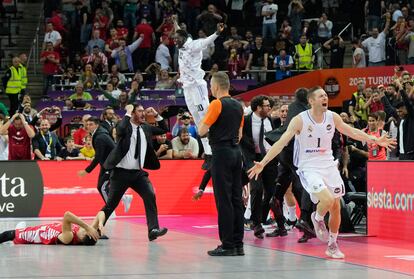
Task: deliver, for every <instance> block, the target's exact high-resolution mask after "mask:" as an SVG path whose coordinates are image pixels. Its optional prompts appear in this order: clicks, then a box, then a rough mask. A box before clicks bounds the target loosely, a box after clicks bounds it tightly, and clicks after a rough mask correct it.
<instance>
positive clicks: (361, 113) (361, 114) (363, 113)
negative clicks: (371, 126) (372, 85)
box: [353, 91, 368, 121]
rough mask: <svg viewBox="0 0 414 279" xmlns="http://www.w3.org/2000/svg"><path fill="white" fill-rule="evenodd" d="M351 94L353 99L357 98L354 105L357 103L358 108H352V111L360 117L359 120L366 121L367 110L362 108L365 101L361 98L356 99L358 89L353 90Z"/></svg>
mask: <svg viewBox="0 0 414 279" xmlns="http://www.w3.org/2000/svg"><path fill="white" fill-rule="evenodd" d="M353 95H354V96H355V100H358V101H357V102H358V104H355V106H356V105H358V108H359V110H356V109H355V108H354V113H355V114H356V116H358V117H359V118H361V120H364V121H368V111H367V110H366V109H364V108H363V107H364V105H365V103H366V102H365V100H364V99H362V98H359V99H358V91H357V92H355V93H354V94H353Z"/></svg>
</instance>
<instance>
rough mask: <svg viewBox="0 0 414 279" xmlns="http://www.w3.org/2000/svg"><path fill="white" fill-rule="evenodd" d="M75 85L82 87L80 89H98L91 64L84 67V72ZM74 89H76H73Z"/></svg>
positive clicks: (97, 82)
mask: <svg viewBox="0 0 414 279" xmlns="http://www.w3.org/2000/svg"><path fill="white" fill-rule="evenodd" d="M77 85H82V89H83V88H86V89H92V88H100V87H101V86H100V85H99V80H98V76H97V75H96V74H95V73H94V72H93V67H92V65H91V64H86V65H85V71H84V72H82V74H81V75H80V78H79V82H78V84H77ZM75 89H76V87H75Z"/></svg>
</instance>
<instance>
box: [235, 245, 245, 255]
mask: <svg viewBox="0 0 414 279" xmlns="http://www.w3.org/2000/svg"><path fill="white" fill-rule="evenodd" d="M236 253H237V256H244V248H243V246H240V247H236Z"/></svg>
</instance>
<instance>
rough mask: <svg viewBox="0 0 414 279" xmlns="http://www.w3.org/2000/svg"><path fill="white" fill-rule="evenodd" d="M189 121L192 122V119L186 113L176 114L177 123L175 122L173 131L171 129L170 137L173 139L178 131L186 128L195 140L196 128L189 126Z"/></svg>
mask: <svg viewBox="0 0 414 279" xmlns="http://www.w3.org/2000/svg"><path fill="white" fill-rule="evenodd" d="M191 120H192V117H191V115H190V113H189V112H188V111H186V112H184V111H180V112H179V113H178V114H177V122H175V124H174V126H173V129H172V133H171V134H172V136H173V137H176V136H178V134H179V132H180V130H181V129H182V128H186V129H187V131H188V132H189V133H190V135H191V136H192V137H193V138H197V136H198V133H197V127H196V126H195V125H193V124H191Z"/></svg>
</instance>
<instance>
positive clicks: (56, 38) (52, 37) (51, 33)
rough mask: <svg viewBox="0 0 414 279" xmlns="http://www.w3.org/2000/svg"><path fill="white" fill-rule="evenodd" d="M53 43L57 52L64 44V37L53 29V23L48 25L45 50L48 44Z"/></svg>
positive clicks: (44, 44) (44, 42) (44, 43)
mask: <svg viewBox="0 0 414 279" xmlns="http://www.w3.org/2000/svg"><path fill="white" fill-rule="evenodd" d="M48 42H51V43H52V47H53V48H54V49H55V50H57V49H58V48H59V46H60V44H61V43H62V36H61V35H60V33H59V32H58V31H56V30H54V28H53V24H52V23H47V24H46V33H45V39H44V41H43V49H46V47H47V43H48Z"/></svg>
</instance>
